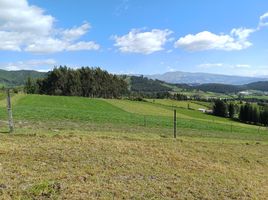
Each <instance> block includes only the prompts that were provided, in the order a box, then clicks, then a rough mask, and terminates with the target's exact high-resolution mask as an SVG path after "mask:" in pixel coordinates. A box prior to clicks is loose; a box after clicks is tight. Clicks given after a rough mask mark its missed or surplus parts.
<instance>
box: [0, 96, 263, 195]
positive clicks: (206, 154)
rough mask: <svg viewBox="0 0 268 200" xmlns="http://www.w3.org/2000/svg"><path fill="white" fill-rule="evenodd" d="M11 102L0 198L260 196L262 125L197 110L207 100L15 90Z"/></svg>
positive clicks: (2, 139)
mask: <svg viewBox="0 0 268 200" xmlns="http://www.w3.org/2000/svg"><path fill="white" fill-rule="evenodd" d="M12 103H13V117H14V122H15V132H14V133H12V134H10V133H8V132H7V131H8V129H7V124H6V123H5V121H7V114H6V100H5V98H4V97H3V98H1V99H0V117H1V133H0V199H267V196H268V130H267V129H266V128H265V127H258V126H254V125H247V124H242V123H240V122H236V121H232V120H229V119H226V118H219V117H215V116H212V115H208V114H204V113H201V112H200V111H198V108H208V107H209V105H207V104H200V103H199V102H185V101H182V102H180V101H173V100H157V99H155V100H148V101H146V102H145V101H144V102H143V101H142V102H139V101H130V100H117V99H89V98H82V97H63V96H45V95H43V96H42V95H25V94H16V95H13V96H12ZM188 104H190V108H191V109H187V108H188ZM174 109H176V110H177V139H174V138H173V110H174Z"/></svg>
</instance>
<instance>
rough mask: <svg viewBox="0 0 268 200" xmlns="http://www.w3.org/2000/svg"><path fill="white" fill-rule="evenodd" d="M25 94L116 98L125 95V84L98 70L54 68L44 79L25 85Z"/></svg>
mask: <svg viewBox="0 0 268 200" xmlns="http://www.w3.org/2000/svg"><path fill="white" fill-rule="evenodd" d="M25 91H26V92H27V93H38V94H47V95H63V96H83V97H103V98H117V97H120V96H122V95H124V94H126V93H127V91H128V89H127V83H126V82H125V81H124V80H123V79H122V78H121V77H118V76H116V75H112V74H109V73H108V72H107V71H103V70H101V69H100V68H89V67H82V68H80V69H71V68H67V67H62V66H60V67H59V68H54V69H53V70H52V71H51V72H49V73H48V75H47V76H46V77H45V78H42V79H38V80H36V81H33V80H31V79H28V80H27V82H26V84H25Z"/></svg>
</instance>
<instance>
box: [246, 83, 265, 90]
mask: <svg viewBox="0 0 268 200" xmlns="http://www.w3.org/2000/svg"><path fill="white" fill-rule="evenodd" d="M246 87H247V88H248V89H250V90H259V91H264V92H268V81H259V82H255V83H249V84H247V85H246Z"/></svg>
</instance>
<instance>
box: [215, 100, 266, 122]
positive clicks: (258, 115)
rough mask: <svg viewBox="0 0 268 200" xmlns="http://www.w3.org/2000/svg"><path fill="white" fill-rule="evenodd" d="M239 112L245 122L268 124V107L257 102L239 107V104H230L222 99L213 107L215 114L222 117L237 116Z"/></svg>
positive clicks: (240, 118) (240, 117) (241, 119)
mask: <svg viewBox="0 0 268 200" xmlns="http://www.w3.org/2000/svg"><path fill="white" fill-rule="evenodd" d="M236 113H238V118H239V120H240V121H242V122H245V123H253V124H262V125H265V126H267V125H268V107H267V106H265V107H263V106H259V105H257V104H252V103H245V104H242V105H241V106H240V108H239V107H238V105H237V104H234V103H232V102H230V103H229V104H228V103H226V102H225V101H222V100H216V101H215V103H214V107H213V114H214V115H216V116H220V117H230V118H235V115H236Z"/></svg>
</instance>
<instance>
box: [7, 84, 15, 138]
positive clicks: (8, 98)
mask: <svg viewBox="0 0 268 200" xmlns="http://www.w3.org/2000/svg"><path fill="white" fill-rule="evenodd" d="M7 112H8V125H9V132H10V133H12V132H13V131H14V124H13V117H12V107H11V97H10V90H9V89H7Z"/></svg>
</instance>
